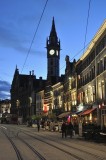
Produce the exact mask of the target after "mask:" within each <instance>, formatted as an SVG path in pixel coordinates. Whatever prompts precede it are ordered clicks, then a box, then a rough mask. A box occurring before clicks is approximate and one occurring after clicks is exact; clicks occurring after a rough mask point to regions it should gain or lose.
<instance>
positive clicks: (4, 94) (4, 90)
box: [0, 80, 11, 99]
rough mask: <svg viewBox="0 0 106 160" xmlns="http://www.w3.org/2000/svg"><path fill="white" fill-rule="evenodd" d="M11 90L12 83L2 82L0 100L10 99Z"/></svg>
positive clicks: (0, 84) (0, 81) (0, 83)
mask: <svg viewBox="0 0 106 160" xmlns="http://www.w3.org/2000/svg"><path fill="white" fill-rule="evenodd" d="M10 88H11V85H10V83H8V82H7V81H2V80H0V99H10Z"/></svg>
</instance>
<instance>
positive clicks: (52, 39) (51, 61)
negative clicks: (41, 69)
mask: <svg viewBox="0 0 106 160" xmlns="http://www.w3.org/2000/svg"><path fill="white" fill-rule="evenodd" d="M46 48H47V78H49V79H52V78H53V77H54V78H56V79H58V78H59V60H60V40H58V37H57V32H56V28H55V21H54V17H53V20H52V27H51V31H50V35H49V37H48V38H47V41H46Z"/></svg>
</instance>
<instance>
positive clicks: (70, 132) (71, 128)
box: [68, 122, 74, 138]
mask: <svg viewBox="0 0 106 160" xmlns="http://www.w3.org/2000/svg"><path fill="white" fill-rule="evenodd" d="M73 130H74V127H73V124H72V123H71V122H70V123H69V125H68V133H69V135H70V138H72V135H73Z"/></svg>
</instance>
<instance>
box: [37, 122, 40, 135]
mask: <svg viewBox="0 0 106 160" xmlns="http://www.w3.org/2000/svg"><path fill="white" fill-rule="evenodd" d="M37 128H38V132H39V131H40V123H39V121H37Z"/></svg>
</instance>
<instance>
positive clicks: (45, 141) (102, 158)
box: [23, 132, 106, 160]
mask: <svg viewBox="0 0 106 160" xmlns="http://www.w3.org/2000/svg"><path fill="white" fill-rule="evenodd" d="M23 133H24V134H26V135H28V136H31V137H32V138H34V139H37V140H39V141H41V142H44V143H46V144H48V145H50V146H52V147H54V148H57V149H58V150H61V151H62V152H64V153H67V154H68V155H71V156H72V157H74V158H76V159H78V160H84V159H83V158H81V157H79V156H77V155H75V154H73V153H70V152H68V151H66V150H65V149H62V148H60V147H58V146H56V145H54V144H53V143H50V142H47V140H49V141H52V142H55V143H58V144H61V145H64V146H65V147H70V148H71V149H74V150H76V152H77V151H79V152H82V153H84V154H87V155H89V156H92V157H94V158H96V159H97V160H105V159H106V157H100V156H98V155H97V154H94V153H90V152H88V151H85V150H82V149H80V148H77V147H73V146H71V145H68V144H66V143H65V144H64V143H63V142H61V141H59V142H57V140H54V139H53V140H51V138H50V139H49V138H48V137H46V139H45V137H44V136H41V135H38V136H39V137H40V138H38V137H35V136H33V135H31V134H29V133H25V132H23ZM41 137H42V138H43V139H42V140H41Z"/></svg>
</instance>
